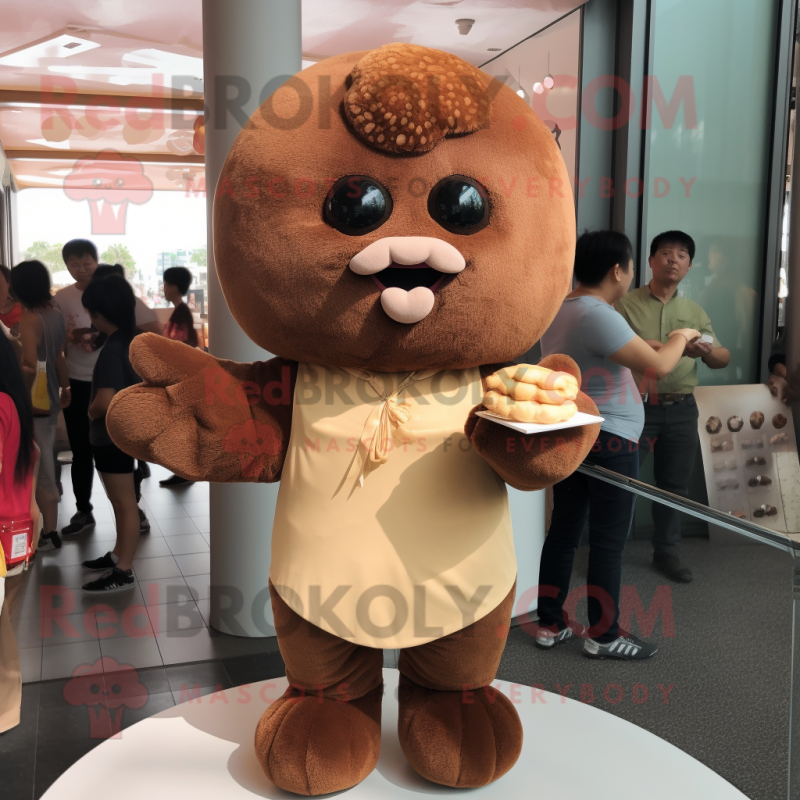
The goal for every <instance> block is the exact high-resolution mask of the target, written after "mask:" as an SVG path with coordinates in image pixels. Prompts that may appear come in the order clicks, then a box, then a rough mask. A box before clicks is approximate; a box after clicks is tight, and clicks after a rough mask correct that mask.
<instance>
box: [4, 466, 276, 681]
mask: <svg viewBox="0 0 800 800" xmlns="http://www.w3.org/2000/svg"><path fill="white" fill-rule="evenodd" d="M151 469H152V477H151V478H148V479H147V480H145V481H144V483H143V484H142V501H141V503H140V506H141V508H142V509H144V511H145V513H146V514H147V516H148V518H149V519H150V523H151V531H150V533H149V534H147V535H144V536H142V538H141V541H140V545H139V549H138V552H137V556H136V559H135V561H134V572H135V573H136V578H137V585H136V587H134V588H133V589H131V590H130V591H125V592H120V593H116V594H113V595H110V596H108V597H105V596H104V597H97V596H93V595H87V594H84V593H82V592H81V590H80V587H81V585H82V584H83V583H86V581H87V580H91V578H92V573H87V572H86V571H85V570H83V569H82V568H81V566H80V564H81V562H82V561H84V560H86V559H88V558H96V557H97V556H100V555H102V554H103V553H105V552H107V551H108V550H111V549H112V548H113V547H114V540H115V526H114V520H113V513H112V510H111V506H110V504H109V502H108V499H107V498H106V496H105V493H104V491H103V487H102V484H101V483H100V480H99V479H98V478H96V480H95V484H94V492H93V496H92V503H93V504H94V506H95V510H94V516H95V519H96V520H97V525H96V526H95V528H94V530H92V531H88V532H87V533H85V534H81V535H79V536H78V537H75V538H73V539H69V540H65V541H64V544H63V547H62V548H61V549H60V550H54V551H50V552H46V553H40V554H39V555H38V556H37V559H36V561H35V563H34V565H33V567H32V568H31V569H30V571H29V574H28V575H27V577H26V580H25V585H24V586H23V588H22V590H21V596H20V597H19V600H18V602H17V603H16V607H15V609H14V613H13V616H12V618H13V620H14V623H15V624H14V628H15V631H16V634H17V641H18V644H19V647H20V656H21V663H22V671H23V680H24V681H25V682H26V683H29V682H32V681H40V680H42V681H49V680H55V679H59V678H69V677H71V676H72V675H73V674H74V672H75V670H76V669H79V668H81V667H82V666H83V665H86V664H89V665H91V664H94V663H95V662H96V661H97V660H98V659H100V658H101V656H104V657H106V659H105V660H104V661H103V662H102V665H103V667H104V668H105V669H108V670H113V669H114V664H115V663H117V664H127V665H130V666H132V667H135V668H136V669H143V668H150V667H160V666H164V665H171V664H182V663H187V662H197V661H209V660H214V659H221V658H232V657H236V656H243V655H248V654H253V653H265V652H269V649H270V646H271V643H270V642H272V645H274V640H266V639H247V638H241V637H236V636H228V635H225V634H222V633H219V632H218V631H215V630H213V629H211V628H210V627H209V625H208V620H209V594H210V593H209V572H210V563H209V558H210V555H209V512H208V484H206V483H196V484H193V485H190V486H186V487H182V488H177V489H162V488H161V487H160V486H159V485H158V481H159V480H160V479H162V478H164V477H168V476H169V474H170V473H169V472H167V471H166V470H164V469H163V468H162V467H159V466H157V465H152V466H151ZM62 481H63V486H64V497H63V500H62V502H61V505H60V506H59V528H61V527H63V526H64V525H66V524H67V523H68V522H69V519H70V517H71V516H72V515H73V514H74V513H75V504H74V498H73V495H72V487H71V482H70V477H69V466H65V467H64V469H63V470H62ZM109 659H113V660H114V661H110V660H109Z"/></svg>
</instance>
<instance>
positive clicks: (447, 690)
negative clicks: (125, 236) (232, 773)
mask: <svg viewBox="0 0 800 800" xmlns="http://www.w3.org/2000/svg"><path fill="white" fill-rule="evenodd" d="M574 243H575V218H574V210H573V202H572V195H571V192H570V187H569V183H568V177H567V172H566V169H565V167H564V163H563V161H562V158H561V155H560V153H559V150H558V148H557V146H556V144H555V143H554V141H553V139H552V136H551V134H550V132H549V131H548V130H547V128H546V127H545V126H544V125H543V124H542V123H541V122H540V121H539V119H538V118H537V117H536V116H535V114H534V113H533V112H532V111H531V109H530V108H529V107H528V106H527V105H526V104H525V103H524V102H523V101H522V100H520V99H519V98H518V97H517V95H516V94H515V93H514V92H513V91H512V90H511V89H509V88H507V87H505V86H502V85H501V84H500V83H499V82H498V81H492V79H491V78H490V77H489V76H488V75H486V74H485V73H482V72H481V71H480V70H478V69H476V68H474V67H472V66H471V65H469V64H467V63H465V62H464V61H462V60H460V59H458V58H456V57H454V56H451V55H449V54H447V53H443V52H441V51H438V50H431V49H428V48H424V47H419V46H415V45H409V44H392V45H386V46H384V47H381V48H379V49H377V50H374V51H371V52H367V53H348V54H346V55H341V56H337V57H335V58H331V59H328V60H326V61H322V62H320V63H318V64H316V65H314V66H312V67H311V68H309V69H307V70H305V71H304V72H303V73H302V74H301V75H298V76H295V77H294V78H292V79H290V80H289V81H288V83H287V84H286V85H284V86H283V87H282V88H281V89H279V90H278V91H277V92H276V93H275V94H274V95H273V96H272V98H270V99H268V100H267V102H266V103H264V105H263V106H262V107H261V109H260V110H259V112H257V113H256V114H255V115H254V116H253V117H252V119H251V120H250V122H249V124H248V125H247V126H246V127H245V129H244V130H243V131H242V132H241V133H240V135H239V137H238V138H237V140H236V142H235V144H234V146H233V148H232V149H231V151H230V154H229V156H228V159H227V161H226V163H225V167H224V169H223V172H222V175H221V177H220V181H219V183H218V185H217V190H216V195H215V202H214V258H215V261H216V266H217V271H218V273H219V278H220V281H221V284H222V288H223V290H224V293H225V299H226V300H227V303H228V306H229V307H230V310H231V312H232V313H233V315H234V317H235V318H236V320H237V322H238V323H239V325H241V327H242V328H243V330H244V331H245V332H246V333H247V335H248V336H250V338H251V339H252V340H253V341H254V342H256V343H257V344H258V345H260V346H261V347H263V348H265V349H266V350H268V351H269V352H271V353H275V354H277V355H276V357H275V358H272V359H271V360H269V361H267V362H265V363H256V364H239V363H235V362H231V361H221V360H219V359H216V358H214V357H212V356H210V355H207V354H205V353H203V352H200V351H199V350H192V351H187V348H186V347H185V346H184V345H180V344H176V343H173V342H170V341H168V340H166V339H163V338H161V337H157V336H154V335H152V334H146V335H143V336H140V337H138V338H137V339H136V340H135V342H134V344H133V346H132V348H131V359H132V361H133V364H134V366H135V368H136V371H137V372H138V374H139V375H140V376H141V377H142V379H143V380H144V384H143V385H139V386H137V387H132V388H131V389H128V390H126V391H124V392H121V393H120V394H118V395H117V397H116V398H115V400H114V402H113V404H112V407H111V409H110V411H109V424H108V427H109V430H110V432H111V435H112V437H113V439H114V441H115V442H116V443H117V444H118V445H119V446H120V447H122V448H123V449H124V450H126V451H127V452H128V453H131V454H133V455H135V456H137V457H139V458H142V459H146V460H148V461H155V462H157V463H159V464H162V465H164V466H166V467H168V468H169V469H171V470H174V471H175V472H176V473H177V474H179V475H183V476H185V477H187V478H190V479H193V480H199V481H220V482H236V481H263V482H272V481H278V480H280V481H281V487H280V492H279V496H278V504H277V509H276V512H275V520H274V524H273V534H272V536H273V539H272V563H271V567H270V591H271V596H272V606H273V613H274V619H275V628H276V631H277V636H278V643H279V645H280V649H281V653H282V655H283V659H284V661H285V663H286V674H287V677H288V679H289V682H290V688H289V689H288V690H287V692H286V694H285V695H284V696H283V697H282V698H281V699H280V700H278V701H276V702H275V703H273V704H272V705H271V707H270V708H269V710H268V711H267V712H266V713H265V714H264V716H263V717H262V719H261V721H260V723H259V725H258V729H257V731H256V736H255V748H256V753H257V756H258V759H259V762H260V763H261V765H262V767H263V769H264V772H265V773H266V774H267V775H268V776H269V777H270V778H271V779H272V780H273V781H274V782H275V783H276V784H277V785H278V786H280V787H282V788H283V789H287V790H289V791H291V792H295V793H297V794H304V795H318V794H325V793H328V792H334V791H338V790H342V789H347V788H349V787H351V786H353V785H355V784H356V783H358V782H360V781H362V780H363V779H364V778H365V777H366V776H367V775H368V774H369V773H370V772H371V771H372V770H373V769H374V767H375V765H376V763H377V760H378V754H379V750H380V738H381V725H380V717H381V701H382V695H383V683H382V661H383V655H382V649H388V648H391V649H400V651H401V654H400V660H399V671H400V694H399V703H400V709H399V719H400V722H399V730H398V734H399V737H400V742H401V745H402V748H403V752H404V753H405V755H406V757H407V758H408V761H409V762H410V764H411V765H412V766H413V767H414V769H415V770H417V771H418V772H419V773H420V774H421V775H422V776H424V777H425V778H427V779H428V780H430V781H434V782H436V783H439V784H444V785H447V786H452V787H477V786H483V785H485V784H488V783H490V782H491V781H494V780H496V779H497V778H499V777H500V776H501V775H503V774H504V773H505V772H507V771H508V770H509V769H511V767H512V766H513V765H514V763H515V761H516V759H517V757H518V756H519V753H520V749H521V745H522V727H521V725H520V721H519V718H518V716H517V713H516V711H515V709H514V707H513V705H512V704H511V702H510V701H508V700H507V698H505V697H504V696H502V695H498V694H497V693H496V692H494V691H493V690H492V689H491V687H490V684H491V682H492V680H493V679H494V677H495V673H496V670H497V668H498V664H499V662H500V656H501V654H502V651H503V646H504V644H505V639H506V635H507V632H508V626H509V622H510V618H511V615H512V604H513V600H514V596H515V578H516V563H515V559H514V547H513V539H512V531H511V521H510V514H509V508H508V498H507V493H506V486H505V484H506V483H508V484H510V485H511V486H514V487H517V488H519V489H524V490H536V489H542V488H544V487H546V486H549V485H551V484H553V483H555V482H556V481H559V480H562V479H563V478H564V477H566V476H567V475H569V474H570V473H571V472H573V471H574V470H575V469H576V467H577V466H578V465H579V464H580V462H581V461H582V460H583V459H584V457H585V456H586V455H587V453H588V452H589V450H590V448H591V446H592V444H593V442H594V440H595V438H596V436H597V433H598V426H585V427H578V428H572V429H568V430H561V431H559V432H558V435H557V436H556V435H554V434H548V435H547V436H544V435H541V434H540V435H537V436H525V435H522V434H518V433H515V432H514V431H513V430H512V429H511V428H509V427H507V426H504V425H500V424H498V423H496V422H493V421H491V420H486V419H483V418H481V417H477V416H476V415H475V412H476V411H478V410H480V409H481V406H482V405H483V404H485V405H489V404H490V402H492V401H493V402H494V406H495V407H496V408H497V410H498V413H501V412H502V413H506V414H509V415H510V416H516V418H517V419H527V420H531V421H552V420H558V419H560V418H561V417H559V415H560V414H561V413H562V412H565V411H566V412H567V415H568V414H569V413H574V411H575V408H574V406H573V400H574V401H575V403H576V405H577V408H578V409H579V410H581V411H586V412H589V413H596V408H595V406H594V404H593V403H592V402H591V400H589V399H588V398H587V397H586V396H585V395H583V394H580V393H578V390H577V383H576V381H575V379H576V378H577V379H578V380H579V378H580V376H579V374H578V370H577V367H576V366H575V364H574V362H572V361H571V360H570V359H569V358H566V357H563V356H551V357H550V358H548V359H545V361H543V362H542V364H541V366H542V367H545V368H549V369H550V370H553V371H554V372H553V373H550V372H548V370H547V369H535V368H532V367H530V368H524V367H520V368H518V369H517V371H516V372H514V371H513V370H512V371H509V370H506V371H505V372H501V373H500V375H498V374H497V373H498V372H499V371H501V370H503V369H504V368H506V367H508V366H509V365H510V364H512V363H513V359H515V358H518V357H519V355H520V354H521V353H525V352H526V351H527V350H528V349H529V348H530V347H531V346H532V345H533V344H534V343H535V342H536V341H537V340H538V339H539V337H540V335H541V334H542V332H543V331H544V330H545V329H546V328H547V326H548V325H549V324H550V322H551V320H552V319H553V317H554V316H555V314H556V312H557V310H558V308H559V306H560V305H561V301H562V300H563V298H564V297H565V295H566V294H567V292H568V291H569V288H570V278H571V273H572V260H573V255H574ZM212 335H213V332H212ZM564 373H569V374H567V375H565V374H564ZM559 387H561V388H559ZM564 387H566V388H564ZM570 387H573V389H572V391H571V389H570ZM570 391H571V394H570ZM509 409H510V411H509ZM269 523H270V521H269V520H266V519H265V520H264V525H265V526H267V525H269ZM231 535H232V536H235V535H236V531H231ZM465 690H468V691H465Z"/></svg>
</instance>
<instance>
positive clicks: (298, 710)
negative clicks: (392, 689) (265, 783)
mask: <svg viewBox="0 0 800 800" xmlns="http://www.w3.org/2000/svg"><path fill="white" fill-rule="evenodd" d="M382 698H383V684H381V685H380V686H378V687H377V688H376V689H373V690H372V691H371V692H369V693H368V694H366V695H364V697H360V698H358V699H357V700H351V701H349V702H343V701H341V700H330V699H328V698H326V697H320V696H318V695H314V694H310V695H309V694H307V695H305V696H303V695H302V693H301V692H300V691H299V690H297V689H293V688H292V687H289V688H288V689H287V690H286V692H285V693H284V695H283V697H281V698H280V699H278V700H276V701H275V702H274V703H273V704H272V705H271V706H270V708H269V710H267V711H265V712H264V715H263V716H262V717H261V719H260V720H259V723H258V727H257V728H256V742H255V745H256V757H257V758H258V761H259V763H260V764H261V768H262V769H263V770H264V772H265V773H266V774H267V777H268V778H270V779H271V780H272V781H273V782H274V783H275V784H277V785H278V786H279V787H280V788H281V789H285V790H286V791H289V792H294V793H295V794H303V795H318V794H328V793H329V792H339V791H342V790H343V789H349V788H350V787H351V786H355V785H356V784H357V783H360V782H361V781H363V780H364V778H366V777H367V775H369V774H370V772H372V770H373V769H375V765H376V764H377V763H378V756H379V754H380V749H381V700H382Z"/></svg>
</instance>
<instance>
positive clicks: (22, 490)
mask: <svg viewBox="0 0 800 800" xmlns="http://www.w3.org/2000/svg"><path fill="white" fill-rule="evenodd" d="M36 459H37V453H36V446H35V445H34V442H33V416H32V413H31V405H30V391H29V389H28V387H27V384H26V382H25V378H24V377H23V375H22V370H21V369H20V365H19V361H18V359H17V355H16V353H15V352H14V349H13V347H12V346H11V343H10V342H9V341H8V339H6V338H5V337H4V336H0V519H26V518H28V517H32V518H33V520H34V528H36V527H37V525H36V522H37V521H38V518H39V509H38V508H37V507H36V501H35V500H34V496H33V488H34V469H35V466H36ZM34 541H36V537H35V536H34ZM27 574H28V573H27V572H23V573H21V574H18V575H15V576H13V577H6V578H0V584H4V587H3V588H4V589H5V597H4V598H2V593H0V603H1V604H2V608H0V733H3V732H4V731H7V730H9V729H10V728H13V727H15V726H17V725H19V715H20V707H21V703H22V677H21V673H20V665H19V650H18V649H17V642H16V639H15V637H14V631H13V629H12V627H11V613H12V610H13V606H14V602H15V600H16V597H17V595H18V594H19V590H20V587H21V585H22V581H23V580H24V578H25V576H26V575H27Z"/></svg>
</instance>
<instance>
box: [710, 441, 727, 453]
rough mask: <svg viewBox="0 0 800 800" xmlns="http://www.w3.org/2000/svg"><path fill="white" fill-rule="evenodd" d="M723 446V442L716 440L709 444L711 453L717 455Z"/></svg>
mask: <svg viewBox="0 0 800 800" xmlns="http://www.w3.org/2000/svg"><path fill="white" fill-rule="evenodd" d="M724 444H725V442H720V441H719V440H717V441H716V442H711V452H712V453H718V452H719V451H720V450H722V449H723V447H722V445H724Z"/></svg>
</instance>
